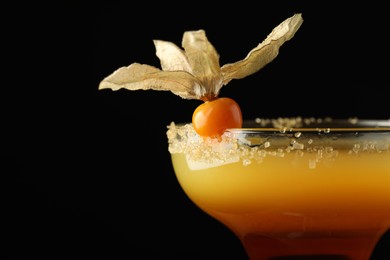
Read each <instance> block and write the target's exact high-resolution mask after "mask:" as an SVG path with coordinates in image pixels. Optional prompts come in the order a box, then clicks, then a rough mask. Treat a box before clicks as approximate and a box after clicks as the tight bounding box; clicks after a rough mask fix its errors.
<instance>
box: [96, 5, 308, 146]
mask: <svg viewBox="0 0 390 260" xmlns="http://www.w3.org/2000/svg"><path fill="white" fill-rule="evenodd" d="M302 22H303V19H302V15H301V14H300V13H297V14H294V15H293V16H291V17H289V18H287V19H286V20H284V21H283V22H282V23H280V24H279V25H278V26H277V27H275V28H274V29H273V30H272V32H271V33H270V34H269V35H268V36H267V37H266V39H265V40H264V41H262V42H261V43H259V44H258V45H257V46H256V47H255V48H254V49H252V50H251V51H250V52H249V53H248V55H247V56H246V57H245V58H244V59H243V60H240V61H237V62H235V63H229V64H225V65H223V66H222V67H221V66H220V64H219V54H218V53H217V51H216V49H215V48H214V46H213V45H212V44H211V43H210V42H209V41H208V39H207V37H206V33H205V31H204V30H196V31H186V32H184V35H183V39H182V47H183V49H181V48H179V47H178V46H177V45H175V44H174V43H172V42H169V41H162V40H154V41H153V42H154V45H155V48H156V55H157V57H158V58H159V59H160V63H161V69H159V68H156V67H154V66H151V65H147V64H140V63H136V62H135V63H132V64H130V65H129V66H127V67H121V68H119V69H117V70H116V71H114V72H113V73H112V74H111V75H109V76H107V77H106V78H104V79H103V80H102V81H101V82H100V84H99V89H107V88H108V89H112V90H118V89H121V88H125V89H128V90H168V91H171V92H172V93H174V94H176V95H178V96H180V97H182V98H183V99H198V100H202V101H204V102H203V103H202V104H201V105H199V106H198V107H197V108H196V109H195V111H194V112H193V116H192V124H193V127H194V129H195V131H196V132H197V133H198V134H199V135H200V136H202V137H211V138H218V139H220V138H221V135H222V134H223V133H224V131H225V130H226V129H228V128H241V127H242V123H243V120H242V113H241V109H240V106H239V105H238V104H237V102H236V101H235V100H234V99H232V98H229V97H219V96H218V95H219V92H220V90H221V88H222V87H223V86H224V85H226V84H228V83H229V82H230V81H231V80H233V79H242V78H245V77H247V76H249V75H251V74H253V73H255V72H257V71H259V70H260V69H261V68H263V67H264V66H265V65H267V64H268V63H270V62H271V61H272V60H273V59H275V58H276V56H277V55H278V53H279V48H280V47H281V46H282V45H283V44H284V43H285V42H286V41H288V40H290V39H291V38H292V37H293V36H294V34H295V33H296V31H297V30H298V29H299V27H300V26H301V24H302Z"/></svg>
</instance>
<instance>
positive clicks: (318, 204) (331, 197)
mask: <svg viewBox="0 0 390 260" xmlns="http://www.w3.org/2000/svg"><path fill="white" fill-rule="evenodd" d="M168 128H169V129H168V132H167V136H168V141H169V151H170V153H171V158H172V163H173V168H174V171H175V174H176V176H177V179H178V182H179V184H180V185H181V187H182V188H183V190H184V192H185V193H186V194H187V195H188V197H189V198H190V199H191V200H192V201H193V202H194V203H195V204H196V205H197V206H198V207H199V208H200V209H202V210H203V211H204V212H206V213H207V214H209V215H210V216H212V217H213V218H215V219H217V220H218V221H220V222H221V223H223V224H224V225H225V226H226V227H227V228H229V229H230V230H231V231H232V232H233V233H234V234H235V235H236V236H237V237H238V238H239V239H240V241H241V243H242V245H243V247H244V248H245V251H246V253H247V255H248V258H249V259H251V260H261V259H350V260H367V259H370V256H371V254H372V252H373V250H374V248H375V246H376V244H377V243H378V241H379V240H380V238H381V237H382V235H383V234H384V233H385V232H386V231H387V230H389V229H390V120H384V119H381V120H358V119H356V118H351V119H331V118H322V119H315V118H300V117H297V118H279V119H255V120H252V121H246V122H244V127H243V128H242V129H241V128H240V129H228V130H227V131H226V132H225V133H224V135H223V137H222V140H219V141H218V140H214V139H205V138H201V137H199V136H197V135H196V133H195V132H194V130H193V128H192V126H191V124H174V123H172V124H171V125H170V126H169V127H168Z"/></svg>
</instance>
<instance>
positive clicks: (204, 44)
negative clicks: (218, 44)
mask: <svg viewBox="0 0 390 260" xmlns="http://www.w3.org/2000/svg"><path fill="white" fill-rule="evenodd" d="M182 47H183V48H184V50H185V54H186V56H187V59H188V61H189V63H190V65H191V68H192V75H194V76H195V77H196V78H197V79H199V81H200V82H201V83H202V85H203V86H204V87H205V88H206V91H207V93H208V94H209V95H210V96H211V98H213V96H214V94H216V93H217V92H218V91H216V90H215V88H216V87H219V86H220V85H221V82H222V75H221V70H220V65H219V54H218V53H217V51H216V50H215V48H214V46H213V45H212V44H211V43H210V42H209V41H208V39H207V37H206V33H205V31H204V30H197V31H187V32H185V33H184V35H183V40H182Z"/></svg>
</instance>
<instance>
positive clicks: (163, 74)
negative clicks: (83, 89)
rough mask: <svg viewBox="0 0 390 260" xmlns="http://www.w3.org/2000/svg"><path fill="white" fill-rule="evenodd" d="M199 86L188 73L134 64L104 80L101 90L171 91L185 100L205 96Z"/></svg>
mask: <svg viewBox="0 0 390 260" xmlns="http://www.w3.org/2000/svg"><path fill="white" fill-rule="evenodd" d="M199 85H200V84H199V82H198V80H197V79H196V78H195V77H194V76H192V75H191V74H190V73H188V72H185V71H161V70H160V69H158V68H156V67H153V66H150V65H146V64H139V63H133V64H131V65H129V66H128V67H121V68H119V69H117V70H116V71H115V72H114V73H112V74H111V75H109V76H108V77H106V78H105V79H103V81H102V82H101V83H100V85H99V89H105V88H109V89H112V90H118V89H121V88H125V89H128V90H149V89H152V90H169V91H171V92H172V93H174V94H176V95H178V96H180V97H182V98H184V99H193V98H196V97H198V96H199V95H203V94H204V93H202V88H200V86H199Z"/></svg>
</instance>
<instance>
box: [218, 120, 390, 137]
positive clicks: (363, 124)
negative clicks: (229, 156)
mask: <svg viewBox="0 0 390 260" xmlns="http://www.w3.org/2000/svg"><path fill="white" fill-rule="evenodd" d="M286 119H287V120H290V119H291V118H286ZM275 120H278V119H251V120H244V121H243V127H242V128H228V129H226V131H225V132H228V133H232V134H251V133H253V134H255V133H273V132H277V133H295V132H305V133H311V132H313V133H320V132H324V133H335V132H336V133H342V132H353V133H356V132H370V133H374V132H379V133H387V132H390V119H325V120H322V119H321V120H318V119H302V121H300V122H299V123H298V124H295V125H285V126H283V122H281V123H280V120H279V121H276V122H277V123H280V125H279V126H273V125H272V124H273V123H274V121H275Z"/></svg>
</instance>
